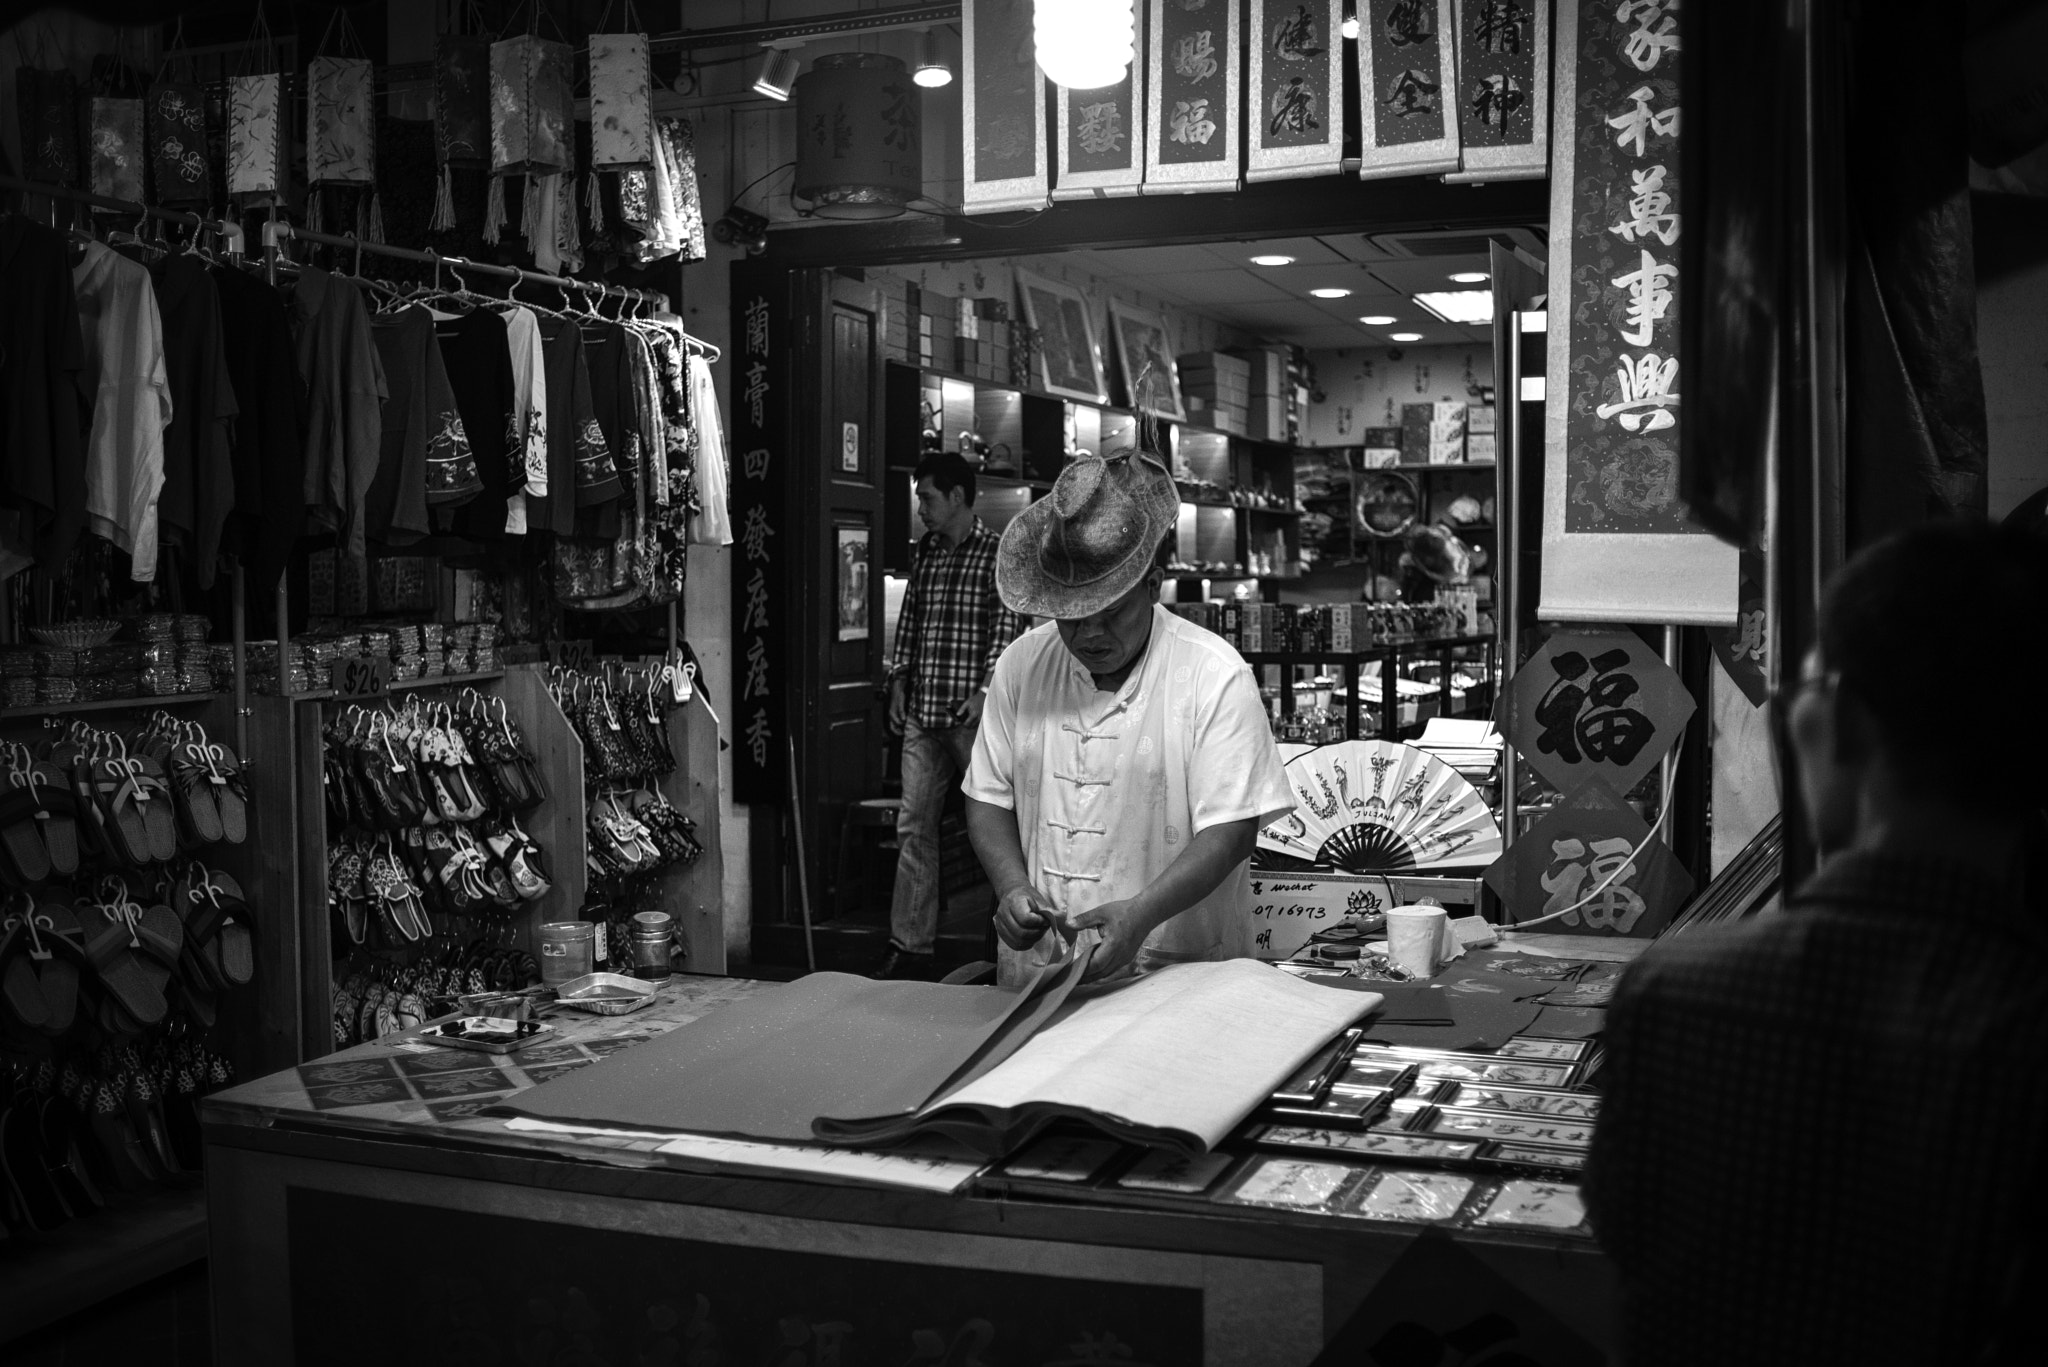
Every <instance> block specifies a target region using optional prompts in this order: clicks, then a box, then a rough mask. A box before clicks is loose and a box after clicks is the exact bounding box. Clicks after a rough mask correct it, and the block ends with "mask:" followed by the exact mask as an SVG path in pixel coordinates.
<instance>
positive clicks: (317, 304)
mask: <svg viewBox="0 0 2048 1367" xmlns="http://www.w3.org/2000/svg"><path fill="white" fill-rule="evenodd" d="M291 318H292V332H293V336H294V338H295V340H296V343H297V346H298V361H299V377H300V378H301V379H302V380H303V381H304V382H305V385H306V475H305V484H304V496H305V503H306V516H307V521H308V523H309V525H310V526H311V528H312V530H314V531H331V532H333V533H334V534H335V545H336V557H335V563H336V573H337V576H338V579H339V582H340V583H341V584H342V585H343V586H344V587H345V588H346V589H347V590H348V592H347V594H346V598H347V601H348V602H351V603H353V602H356V601H358V597H357V595H356V593H355V591H354V586H355V585H356V583H357V582H358V580H359V579H360V582H361V583H362V584H363V585H364V592H363V594H362V596H361V598H360V601H361V602H362V603H363V605H364V606H363V607H356V608H353V609H352V608H350V607H348V606H343V607H342V608H341V610H342V611H344V612H347V611H351V610H354V611H363V610H365V609H366V607H367V583H368V573H367V566H368V559H367V557H368V551H367V549H366V545H365V536H364V532H365V523H364V499H365V498H366V497H367V496H368V494H369V492H370V484H371V481H372V480H374V479H375V478H376V475H377V466H378V463H379V461H380V460H381V459H382V455H383V447H384V417H383V407H384V399H385V396H386V395H387V394H388V393H389V392H390V391H389V388H388V386H387V385H386V383H385V377H384V366H383V363H382V362H381V361H380V360H379V359H378V356H377V348H376V344H375V343H374V342H373V341H372V340H371V335H370V317H369V312H368V310H366V309H365V308H364V307H363V299H362V296H361V295H359V294H357V293H356V291H355V288H354V287H353V286H352V285H350V284H349V283H348V282H347V281H344V280H337V279H336V278H334V277H333V276H331V275H329V274H328V273H327V272H326V271H323V270H321V269H319V268H318V267H316V266H306V267H302V268H301V269H300V271H299V278H298V280H297V281H296V282H295V283H294V284H293V286H292V293H291Z"/></svg>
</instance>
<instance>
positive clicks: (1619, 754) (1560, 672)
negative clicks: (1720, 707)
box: [1494, 631, 1695, 793]
mask: <svg viewBox="0 0 2048 1367" xmlns="http://www.w3.org/2000/svg"><path fill="white" fill-rule="evenodd" d="M1694 709H1695V704H1694V702H1693V697H1692V694H1690V693H1688V692H1687V691H1686V688H1685V684H1684V683H1683V682H1682V681H1681V680H1680V679H1679V677H1678V675H1677V673H1676V672H1675V671H1674V670H1673V669H1672V668H1671V666H1669V665H1667V664H1665V663H1664V660H1663V658H1662V657H1661V656H1659V655H1658V654H1657V652H1656V651H1654V650H1652V649H1650V647H1649V645H1648V644H1647V643H1645V642H1644V641H1643V639H1642V638H1641V637H1640V636H1637V635H1636V634H1635V633H1634V632H1632V631H1601V632H1563V631H1561V632H1558V633H1556V634H1554V635H1552V636H1551V637H1550V638H1549V639H1548V640H1546V641H1545V642H1544V643H1543V644H1542V645H1541V646H1539V647H1537V649H1536V653H1535V654H1533V655H1531V656H1530V657H1529V662H1528V663H1527V664H1525V665H1523V666H1522V667H1521V668H1520V669H1518V670H1516V671H1515V677H1514V678H1513V679H1512V680H1510V681H1509V683H1508V686H1507V689H1506V691H1504V692H1503V693H1502V694H1501V699H1500V703H1499V705H1498V706H1497V708H1496V709H1495V717H1494V722H1495V724H1496V725H1497V726H1499V727H1500V731H1501V734H1502V735H1503V736H1505V737H1506V738H1507V742H1508V744H1510V745H1512V746H1514V747H1515V750H1516V752H1517V753H1518V754H1520V755H1521V756H1522V758H1523V759H1525V760H1526V761H1528V763H1529V765H1530V766H1531V767H1532V768H1534V769H1535V770H1536V772H1537V773H1538V774H1540V775H1542V777H1543V780H1544V782H1546V783H1548V784H1550V785H1551V786H1552V787H1553V788H1555V789H1557V790H1558V791H1559V792H1561V793H1570V792H1572V791H1574V790H1576V789H1577V788H1578V787H1580V785H1582V784H1584V783H1586V782H1587V781H1589V780H1592V779H1600V780H1604V781H1605V782H1607V783H1610V784H1612V785H1613V786H1614V790H1615V791H1616V792H1619V793H1626V792H1627V791H1628V790H1629V789H1631V788H1633V787H1635V786H1636V784H1637V783H1638V782H1640V781H1641V780H1642V777H1643V776H1644V775H1645V774H1647V773H1649V772H1650V770H1651V769H1652V768H1654V767H1655V766H1656V764H1657V761H1659V760H1661V759H1663V758H1664V756H1665V754H1666V753H1668V752H1669V751H1670V749H1671V747H1672V746H1673V745H1674V744H1676V743H1677V741H1678V736H1679V732H1681V731H1682V730H1683V729H1684V728H1685V723H1686V721H1687V719H1688V718H1690V717H1691V716H1692V714H1693V711H1694Z"/></svg>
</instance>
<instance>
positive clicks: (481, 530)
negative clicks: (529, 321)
mask: <svg viewBox="0 0 2048 1367" xmlns="http://www.w3.org/2000/svg"><path fill="white" fill-rule="evenodd" d="M508 336H509V333H508V332H507V329H506V325H505V320H504V318H502V317H501V316H499V315H498V314H496V313H493V312H491V311H490V310H488V309H476V310H474V311H472V312H470V313H465V314H463V315H462V316H461V317H459V318H455V319H448V320H442V321H439V322H437V323H435V324H434V337H435V340H437V341H438V342H439V343H440V344H441V360H442V363H443V364H444V365H446V366H447V368H448V384H449V387H450V388H451V389H453V390H454V392H455V406H456V407H457V408H458V409H459V410H461V413H462V427H463V430H464V431H466V432H468V433H469V449H470V451H471V453H472V454H474V455H475V457H476V477H477V479H478V481H479V482H480V484H481V492H478V493H476V494H475V496H474V498H473V499H472V498H465V499H464V500H463V507H461V508H460V509H459V510H457V511H456V512H455V513H454V514H453V516H452V518H450V519H449V521H448V523H447V525H448V526H449V527H451V528H452V529H453V530H455V531H458V532H461V533H462V534H463V535H465V536H490V537H495V536H502V535H504V532H505V500H506V499H507V498H509V497H511V494H512V489H513V476H512V472H513V469H514V464H515V460H516V462H517V467H518V469H519V470H521V471H522V472H523V471H524V469H525V457H524V454H523V453H520V451H519V445H518V443H517V441H516V440H514V437H513V429H512V423H513V416H512V347H511V343H510V342H509V341H508V340H507V338H508ZM431 501H433V500H431V499H429V502H431Z"/></svg>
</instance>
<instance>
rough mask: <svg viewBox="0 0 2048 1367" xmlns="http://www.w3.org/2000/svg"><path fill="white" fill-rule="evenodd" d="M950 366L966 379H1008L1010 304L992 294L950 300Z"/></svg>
mask: <svg viewBox="0 0 2048 1367" xmlns="http://www.w3.org/2000/svg"><path fill="white" fill-rule="evenodd" d="M952 367H953V369H955V370H957V371H959V372H960V373H961V374H962V375H965V376H967V377H968V378H969V379H975V380H988V381H991V382H993V383H999V384H1008V383H1009V381H1010V304H1009V301H1008V300H1005V299H997V298H993V297H985V298H974V297H970V296H967V295H962V296H960V297H959V298H957V299H955V300H953V356H952Z"/></svg>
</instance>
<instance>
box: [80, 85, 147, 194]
mask: <svg viewBox="0 0 2048 1367" xmlns="http://www.w3.org/2000/svg"><path fill="white" fill-rule="evenodd" d="M91 126H92V192H93V193H94V194H96V195H108V196H110V197H112V198H114V199H126V200H132V201H134V202H136V203H140V202H141V201H142V162H143V156H144V152H143V144H142V101H141V100H124V99H115V98H113V97H111V96H106V95H95V96H94V97H93V101H92V111H91Z"/></svg>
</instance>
